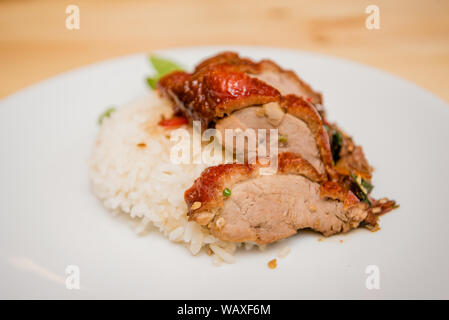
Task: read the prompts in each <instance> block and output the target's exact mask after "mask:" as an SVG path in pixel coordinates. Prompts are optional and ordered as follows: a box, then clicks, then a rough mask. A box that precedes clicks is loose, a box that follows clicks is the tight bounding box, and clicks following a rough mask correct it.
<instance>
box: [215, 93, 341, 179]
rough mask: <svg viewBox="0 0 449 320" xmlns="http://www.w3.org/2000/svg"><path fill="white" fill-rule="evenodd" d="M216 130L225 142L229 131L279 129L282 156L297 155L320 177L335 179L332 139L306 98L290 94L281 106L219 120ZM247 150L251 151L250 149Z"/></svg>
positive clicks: (250, 109)
mask: <svg viewBox="0 0 449 320" xmlns="http://www.w3.org/2000/svg"><path fill="white" fill-rule="evenodd" d="M215 127H216V129H217V130H219V131H220V133H221V136H222V137H223V139H224V140H225V138H224V137H225V136H226V134H225V130H226V129H241V130H242V132H243V133H244V131H245V130H246V129H254V130H257V129H266V130H270V129H278V135H279V137H280V138H279V149H278V153H282V152H293V153H297V154H299V155H300V156H301V157H303V158H304V159H305V160H307V161H309V162H310V163H311V164H312V166H313V167H314V168H315V169H316V170H317V171H318V172H319V173H320V174H324V173H328V174H329V176H330V177H334V176H335V171H334V170H333V163H332V153H331V151H330V145H329V137H328V135H327V133H326V130H325V129H324V126H323V123H322V120H321V117H320V115H319V114H318V112H317V111H316V110H315V109H314V108H313V106H312V105H311V104H310V103H308V102H307V101H305V100H304V99H303V98H300V97H296V96H293V95H288V96H286V97H282V99H281V101H280V103H279V104H278V103H274V102H271V103H268V104H266V105H263V106H260V107H256V106H253V107H247V108H244V109H241V110H238V111H236V112H233V113H232V114H230V115H229V116H227V117H225V118H223V119H221V120H219V121H218V122H217V123H216V126H215ZM258 138H259V139H260V137H258ZM266 138H267V140H268V141H267V143H266V145H269V144H270V141H269V139H268V138H269V136H268V135H267V137H266ZM225 142H226V140H225ZM225 145H226V144H225ZM228 145H229V144H228ZM232 146H233V147H234V150H233V151H235V146H236V143H235V142H233V143H232ZM244 151H245V152H248V150H246V149H245V150H244ZM251 154H255V152H251Z"/></svg>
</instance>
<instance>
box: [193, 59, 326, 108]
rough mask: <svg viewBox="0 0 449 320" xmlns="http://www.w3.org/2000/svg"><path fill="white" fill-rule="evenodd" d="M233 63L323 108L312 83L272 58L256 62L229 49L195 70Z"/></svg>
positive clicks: (285, 93)
mask: <svg viewBox="0 0 449 320" xmlns="http://www.w3.org/2000/svg"><path fill="white" fill-rule="evenodd" d="M222 63H226V64H232V65H235V66H240V67H241V70H242V71H243V72H246V73H248V74H250V75H253V76H255V77H257V78H259V79H260V80H262V81H264V82H266V83H267V84H269V85H270V86H272V87H274V88H276V89H277V90H279V92H280V93H281V94H282V95H288V94H294V95H296V96H300V97H303V98H304V99H306V100H307V101H309V102H312V103H313V104H316V105H319V106H318V107H319V108H321V104H322V96H321V94H320V93H319V92H316V91H314V90H313V89H312V88H311V87H310V85H308V84H307V83H306V82H304V81H303V80H301V79H300V78H299V77H298V76H297V75H296V73H294V72H293V71H291V70H284V69H282V68H281V67H280V66H279V65H278V64H276V63H275V62H273V61H271V60H262V61H260V62H254V61H252V60H250V59H247V58H241V57H240V56H239V55H238V54H237V53H235V52H231V51H227V52H223V53H220V54H218V55H215V56H213V57H211V58H208V59H206V60H204V61H203V62H201V63H200V64H199V65H198V66H197V67H196V68H195V72H196V71H198V70H200V69H203V68H206V67H209V66H212V65H216V64H222Z"/></svg>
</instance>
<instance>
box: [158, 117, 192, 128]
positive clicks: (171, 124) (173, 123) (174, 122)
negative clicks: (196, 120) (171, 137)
mask: <svg viewBox="0 0 449 320" xmlns="http://www.w3.org/2000/svg"><path fill="white" fill-rule="evenodd" d="M188 123H189V120H187V118H184V117H173V118H170V119H162V120H161V121H159V123H158V125H160V126H162V127H164V128H166V129H173V128H177V127H180V126H182V125H184V124H188Z"/></svg>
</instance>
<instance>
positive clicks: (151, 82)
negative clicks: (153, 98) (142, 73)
mask: <svg viewBox="0 0 449 320" xmlns="http://www.w3.org/2000/svg"><path fill="white" fill-rule="evenodd" d="M159 79H160V77H158V76H154V77H148V78H147V83H148V85H149V86H150V87H151V89H153V90H154V89H156V86H157V82H158V81H159Z"/></svg>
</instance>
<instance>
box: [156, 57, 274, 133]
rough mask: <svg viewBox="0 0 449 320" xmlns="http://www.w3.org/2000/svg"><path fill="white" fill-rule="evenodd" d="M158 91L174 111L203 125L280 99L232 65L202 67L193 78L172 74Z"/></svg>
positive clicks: (165, 78) (272, 89)
mask: <svg viewBox="0 0 449 320" xmlns="http://www.w3.org/2000/svg"><path fill="white" fill-rule="evenodd" d="M158 89H159V91H160V92H161V93H162V95H164V96H166V97H168V98H169V99H171V100H172V102H173V103H174V104H175V105H176V111H178V110H179V111H181V112H182V113H184V114H185V115H186V116H187V117H188V118H190V119H191V120H200V121H201V122H202V124H205V125H206V126H209V125H210V123H211V122H213V121H214V120H216V119H218V118H222V117H223V116H225V115H226V114H230V113H231V112H232V111H235V110H238V109H240V108H244V107H247V106H251V105H258V104H265V103H268V102H274V101H278V100H279V99H280V93H279V91H278V90H276V89H274V88H273V87H271V86H269V85H267V84H266V83H265V82H263V81H261V80H259V79H256V78H253V77H250V76H249V75H247V74H246V73H244V72H242V71H240V68H239V67H238V66H234V65H231V64H218V65H213V66H210V67H207V68H202V69H200V70H199V71H198V72H196V73H194V74H193V75H189V74H186V73H183V72H175V73H171V74H169V75H166V76H165V77H163V78H162V79H160V80H159V82H158Z"/></svg>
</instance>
